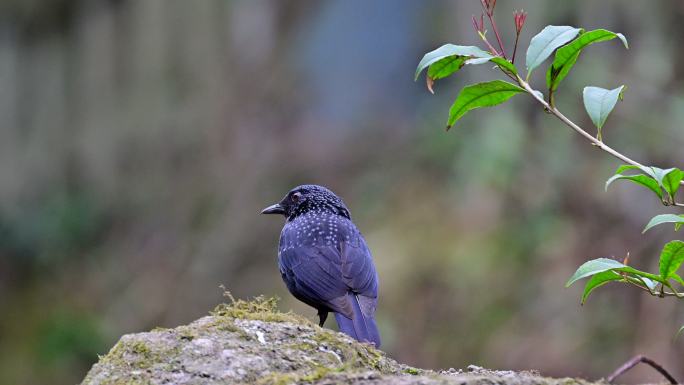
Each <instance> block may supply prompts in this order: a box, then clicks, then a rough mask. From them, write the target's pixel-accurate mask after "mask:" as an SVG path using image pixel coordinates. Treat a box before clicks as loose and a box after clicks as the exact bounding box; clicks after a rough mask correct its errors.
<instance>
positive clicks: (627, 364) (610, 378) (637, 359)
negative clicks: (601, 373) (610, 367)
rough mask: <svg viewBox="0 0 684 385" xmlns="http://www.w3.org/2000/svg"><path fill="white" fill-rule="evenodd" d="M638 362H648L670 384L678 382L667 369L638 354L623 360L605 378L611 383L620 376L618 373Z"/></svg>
mask: <svg viewBox="0 0 684 385" xmlns="http://www.w3.org/2000/svg"><path fill="white" fill-rule="evenodd" d="M640 362H643V363H644V364H648V365H649V366H651V367H652V368H653V369H655V370H657V371H658V372H659V373H660V374H662V375H663V377H665V378H666V379H667V380H668V381H670V384H674V385H677V384H678V382H677V380H675V379H674V377H672V375H671V374H670V373H668V372H667V370H665V369H664V368H663V367H662V366H660V365H659V364H658V363H657V362H655V361H653V360H651V359H649V358H648V357H645V356H642V355H638V356H636V357H634V358H632V359H631V360H629V361H627V362H625V363H624V364H623V365H622V366H620V367H619V368H617V369H615V371H614V372H613V373H612V374H611V375H610V376H608V378H607V379H606V380H607V381H608V383H612V382H613V381H615V379H616V378H617V377H618V376H620V375H622V374H624V373H625V372H627V371H628V370H630V369H632V368H633V367H635V366H636V365H637V364H638V363H640Z"/></svg>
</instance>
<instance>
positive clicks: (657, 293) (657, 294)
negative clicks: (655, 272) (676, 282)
mask: <svg viewBox="0 0 684 385" xmlns="http://www.w3.org/2000/svg"><path fill="white" fill-rule="evenodd" d="M626 282H628V283H630V284H632V285H634V286H636V287H638V288H639V289H641V290H643V291H645V292H647V293H648V294H650V295H652V296H654V297H677V298H684V293H679V292H677V291H675V292H669V291H665V290H662V289H661V291H658V290H651V289H650V288H648V287H644V286H641V285H638V284H636V283H634V282H631V281H629V280H627V281H626Z"/></svg>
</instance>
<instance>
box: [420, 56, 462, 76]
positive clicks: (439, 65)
mask: <svg viewBox="0 0 684 385" xmlns="http://www.w3.org/2000/svg"><path fill="white" fill-rule="evenodd" d="M466 60H467V57H466V56H449V57H445V58H444V59H442V60H439V61H437V62H435V63H434V64H432V65H431V66H429V67H428V71H427V75H428V76H429V77H430V79H432V80H439V79H443V78H445V77H447V76H449V75H451V74H453V73H454V72H456V71H458V70H460V69H461V67H463V65H464V64H465V61H466Z"/></svg>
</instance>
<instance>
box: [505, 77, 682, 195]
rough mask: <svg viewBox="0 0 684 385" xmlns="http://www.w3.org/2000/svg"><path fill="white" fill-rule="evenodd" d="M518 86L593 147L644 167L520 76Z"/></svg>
mask: <svg viewBox="0 0 684 385" xmlns="http://www.w3.org/2000/svg"><path fill="white" fill-rule="evenodd" d="M516 77H517V81H518V84H519V85H520V86H521V87H522V88H524V89H525V91H527V93H528V94H530V95H532V97H533V98H534V99H536V100H537V101H538V102H539V104H541V105H542V106H544V109H546V110H547V111H549V112H550V113H552V114H553V115H555V116H556V117H557V118H558V119H560V120H561V121H562V122H563V123H565V124H566V125H567V126H569V127H570V128H572V129H573V130H575V131H576V132H577V133H578V134H580V135H582V136H583V137H585V138H586V139H587V140H588V141H590V142H591V144H592V145H594V146H596V147H598V148H600V149H601V150H603V151H605V152H607V153H609V154H610V155H612V156H614V157H616V158H618V159H620V160H621V161H623V162H625V163H628V164H631V165H633V166H637V167H640V168H643V167H644V165H643V164H641V163H639V162H637V161H636V160H633V159H631V158H629V157H627V156H626V155H623V154H621V153H620V152H618V151H616V150H614V149H613V148H612V147H610V146H608V145H607V144H605V143H603V142H602V141H600V140H598V139H596V138H595V137H594V136H592V135H591V134H589V133H588V132H586V131H585V130H583V129H582V128H581V127H580V126H578V125H577V124H575V123H574V122H573V121H572V120H570V119H568V118H567V117H566V116H565V115H563V114H562V113H561V112H560V111H558V109H556V107H554V106H551V105H549V103H547V102H546V101H545V100H544V98H543V97H540V96H539V95H537V94H535V93H534V90H533V89H532V87H530V85H529V83H527V82H526V81H525V80H523V79H522V78H521V77H520V76H516ZM680 184H681V185H684V180H683V181H681V182H680ZM683 205H684V204H682V203H675V206H681V207H684V206H683Z"/></svg>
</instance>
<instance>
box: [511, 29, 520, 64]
mask: <svg viewBox="0 0 684 385" xmlns="http://www.w3.org/2000/svg"><path fill="white" fill-rule="evenodd" d="M518 38H520V34H519V33H518V34H516V35H515V45H514V46H513V59H512V60H511V64H515V53H516V52H518Z"/></svg>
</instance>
